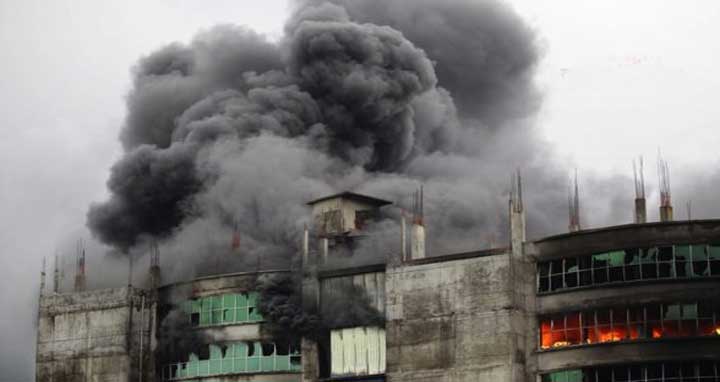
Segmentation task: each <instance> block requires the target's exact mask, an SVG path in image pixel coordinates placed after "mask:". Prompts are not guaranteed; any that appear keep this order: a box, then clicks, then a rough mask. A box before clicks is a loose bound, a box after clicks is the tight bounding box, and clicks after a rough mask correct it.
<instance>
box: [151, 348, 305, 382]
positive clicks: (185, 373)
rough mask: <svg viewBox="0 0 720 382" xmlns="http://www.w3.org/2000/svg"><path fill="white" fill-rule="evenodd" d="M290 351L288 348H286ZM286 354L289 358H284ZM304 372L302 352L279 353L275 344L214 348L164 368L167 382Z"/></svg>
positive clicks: (164, 376)
mask: <svg viewBox="0 0 720 382" xmlns="http://www.w3.org/2000/svg"><path fill="white" fill-rule="evenodd" d="M286 349H287V347H286ZM280 353H285V354H280ZM299 370H300V352H299V351H297V349H295V350H294V351H291V352H288V351H287V350H285V351H283V352H278V351H277V350H276V345H275V344H273V343H261V342H237V343H229V344H213V345H209V346H207V347H203V348H201V349H199V351H198V353H197V354H195V353H191V354H190V356H189V358H188V361H187V362H183V363H178V364H172V365H167V366H165V367H163V371H162V377H163V380H164V381H169V380H176V379H186V378H191V377H205V376H213V375H223V374H242V373H258V372H292V371H299Z"/></svg>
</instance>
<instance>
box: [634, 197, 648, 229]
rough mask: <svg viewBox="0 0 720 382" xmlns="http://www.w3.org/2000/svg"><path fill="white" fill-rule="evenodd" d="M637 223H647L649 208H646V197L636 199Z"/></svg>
mask: <svg viewBox="0 0 720 382" xmlns="http://www.w3.org/2000/svg"><path fill="white" fill-rule="evenodd" d="M635 223H637V224H642V223H647V210H646V208H645V198H637V199H635Z"/></svg>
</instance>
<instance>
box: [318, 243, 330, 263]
mask: <svg viewBox="0 0 720 382" xmlns="http://www.w3.org/2000/svg"><path fill="white" fill-rule="evenodd" d="M329 251H330V241H329V240H328V238H326V237H323V238H322V239H320V257H321V259H320V260H321V262H322V264H326V263H327V259H328V252H329Z"/></svg>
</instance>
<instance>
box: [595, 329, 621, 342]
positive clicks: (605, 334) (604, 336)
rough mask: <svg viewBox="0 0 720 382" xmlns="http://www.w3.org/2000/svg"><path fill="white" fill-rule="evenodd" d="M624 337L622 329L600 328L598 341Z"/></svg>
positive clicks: (609, 340) (611, 340)
mask: <svg viewBox="0 0 720 382" xmlns="http://www.w3.org/2000/svg"><path fill="white" fill-rule="evenodd" d="M624 338H625V331H624V330H617V329H616V330H610V329H603V328H601V329H600V342H614V341H621V340H622V339H624Z"/></svg>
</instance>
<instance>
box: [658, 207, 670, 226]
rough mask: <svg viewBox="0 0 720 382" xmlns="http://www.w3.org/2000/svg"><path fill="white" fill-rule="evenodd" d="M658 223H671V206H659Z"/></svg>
mask: <svg viewBox="0 0 720 382" xmlns="http://www.w3.org/2000/svg"><path fill="white" fill-rule="evenodd" d="M660 221H661V222H671V221H673V208H672V206H660Z"/></svg>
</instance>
